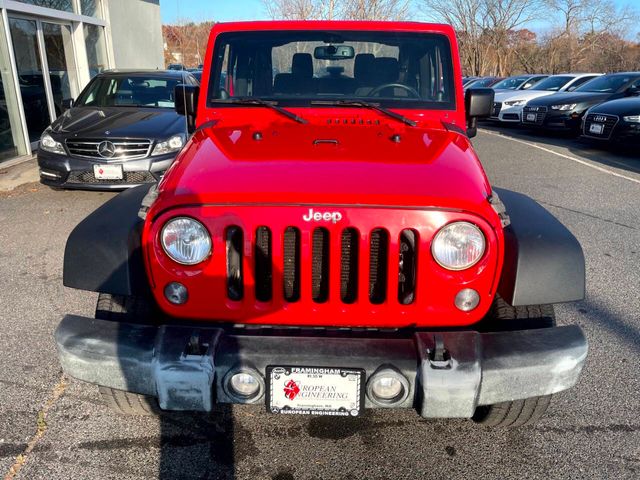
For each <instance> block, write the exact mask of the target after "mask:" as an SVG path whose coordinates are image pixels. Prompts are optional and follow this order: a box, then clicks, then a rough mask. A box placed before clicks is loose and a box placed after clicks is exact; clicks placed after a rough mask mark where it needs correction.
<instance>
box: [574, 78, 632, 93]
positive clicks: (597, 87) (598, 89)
mask: <svg viewBox="0 0 640 480" xmlns="http://www.w3.org/2000/svg"><path fill="white" fill-rule="evenodd" d="M633 78H634V77H631V76H630V75H605V76H603V77H598V78H594V79H593V80H591V81H590V82H587V83H585V84H584V85H582V86H581V87H579V88H576V89H575V91H576V92H592V93H615V92H617V91H618V90H620V89H621V88H622V87H624V86H625V85H626V84H627V83H629V82H631V81H632V80H633ZM639 78H640V77H639Z"/></svg>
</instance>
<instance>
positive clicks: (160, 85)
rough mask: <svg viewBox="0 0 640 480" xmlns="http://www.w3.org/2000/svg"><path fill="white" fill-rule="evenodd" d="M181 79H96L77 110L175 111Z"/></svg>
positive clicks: (128, 77)
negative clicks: (147, 109) (107, 108)
mask: <svg viewBox="0 0 640 480" xmlns="http://www.w3.org/2000/svg"><path fill="white" fill-rule="evenodd" d="M179 83H182V82H181V80H180V79H179V78H176V77H171V78H162V77H155V76H149V77H145V76H133V75H131V76H127V75H117V76H104V77H97V78H95V79H94V80H93V81H92V82H91V83H90V84H89V86H88V87H87V88H86V89H85V90H84V91H83V92H82V93H81V94H80V97H78V100H77V101H76V102H75V106H77V107H151V108H173V107H174V99H173V91H174V89H175V86H176V85H178V84H179Z"/></svg>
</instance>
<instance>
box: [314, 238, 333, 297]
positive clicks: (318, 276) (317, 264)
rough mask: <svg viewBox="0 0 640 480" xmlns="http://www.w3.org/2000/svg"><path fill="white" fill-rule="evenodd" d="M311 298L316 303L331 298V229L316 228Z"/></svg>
mask: <svg viewBox="0 0 640 480" xmlns="http://www.w3.org/2000/svg"><path fill="white" fill-rule="evenodd" d="M311 249H312V250H311V298H312V299H313V301H314V302H316V303H324V302H326V301H327V300H328V299H329V231H328V230H327V229H326V228H316V229H315V230H314V231H313V240H312V246H311Z"/></svg>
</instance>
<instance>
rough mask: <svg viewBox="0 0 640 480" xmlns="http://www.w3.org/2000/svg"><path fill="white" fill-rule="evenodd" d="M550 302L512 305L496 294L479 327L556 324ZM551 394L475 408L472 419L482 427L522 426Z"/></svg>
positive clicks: (541, 411) (519, 327)
mask: <svg viewBox="0 0 640 480" xmlns="http://www.w3.org/2000/svg"><path fill="white" fill-rule="evenodd" d="M555 325H556V316H555V312H554V310H553V305H526V306H520V307H512V306H511V305H509V304H508V303H507V302H505V301H504V300H503V299H502V298H500V297H499V296H497V295H496V298H495V300H494V302H493V305H492V307H491V310H490V311H489V314H488V315H487V318H485V319H484V320H483V321H482V322H481V324H480V330H482V331H493V332H495V331H510V330H528V329H536V328H550V327H555ZM551 397H552V395H544V396H541V397H531V398H525V399H524V400H514V401H512V402H502V403H496V404H494V405H483V406H479V407H478V408H476V412H475V414H474V415H473V421H474V422H476V423H478V424H481V425H483V426H485V427H497V428H506V427H522V426H525V425H532V424H534V423H536V422H538V420H540V419H541V418H542V416H543V415H544V413H545V412H546V411H547V407H548V406H549V403H551Z"/></svg>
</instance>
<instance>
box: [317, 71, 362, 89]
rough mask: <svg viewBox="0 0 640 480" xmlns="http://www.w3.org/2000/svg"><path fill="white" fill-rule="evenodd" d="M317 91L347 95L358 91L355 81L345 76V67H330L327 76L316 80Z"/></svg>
mask: <svg viewBox="0 0 640 480" xmlns="http://www.w3.org/2000/svg"><path fill="white" fill-rule="evenodd" d="M315 82H316V86H317V91H318V92H319V93H324V94H338V95H346V94H348V93H353V92H354V91H355V89H356V83H355V80H354V79H353V78H352V77H349V76H347V75H345V74H344V67H343V66H335V65H334V66H328V67H327V75H326V76H323V77H320V78H316V79H315Z"/></svg>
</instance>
